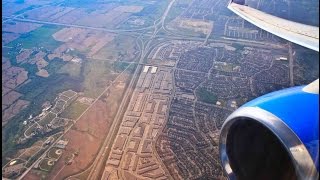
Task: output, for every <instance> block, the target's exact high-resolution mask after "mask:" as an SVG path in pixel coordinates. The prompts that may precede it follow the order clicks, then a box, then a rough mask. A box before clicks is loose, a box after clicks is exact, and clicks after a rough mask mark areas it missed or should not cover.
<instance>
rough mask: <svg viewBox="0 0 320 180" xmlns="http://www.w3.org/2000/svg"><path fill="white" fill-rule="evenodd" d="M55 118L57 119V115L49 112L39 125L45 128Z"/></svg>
mask: <svg viewBox="0 0 320 180" xmlns="http://www.w3.org/2000/svg"><path fill="white" fill-rule="evenodd" d="M55 117H56V115H55V114H53V113H52V112H49V113H48V114H47V115H46V116H45V117H44V118H43V119H41V121H39V124H40V125H41V126H45V125H47V124H49V123H50V122H51V121H52V120H53V119H54V118H55Z"/></svg>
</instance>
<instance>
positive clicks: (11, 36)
mask: <svg viewBox="0 0 320 180" xmlns="http://www.w3.org/2000/svg"><path fill="white" fill-rule="evenodd" d="M19 36H20V35H19V34H15V33H6V32H4V33H2V43H3V45H5V44H8V43H9V42H11V41H13V40H15V39H18V38H19Z"/></svg>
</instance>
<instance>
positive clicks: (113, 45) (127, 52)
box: [93, 35, 137, 61]
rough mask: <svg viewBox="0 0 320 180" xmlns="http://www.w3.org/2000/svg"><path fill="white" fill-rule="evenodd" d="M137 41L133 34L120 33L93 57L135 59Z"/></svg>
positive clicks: (118, 59)
mask: <svg viewBox="0 0 320 180" xmlns="http://www.w3.org/2000/svg"><path fill="white" fill-rule="evenodd" d="M136 48H137V47H136V42H135V38H134V37H131V36H125V35H118V36H116V37H115V38H114V39H113V40H112V41H111V42H110V43H108V44H107V45H106V46H104V47H103V48H101V49H100V50H99V51H98V53H97V54H96V55H94V57H93V58H95V59H109V60H114V61H116V60H117V61H133V60H134V59H135V57H136V55H135V53H136Z"/></svg>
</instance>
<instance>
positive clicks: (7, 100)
mask: <svg viewBox="0 0 320 180" xmlns="http://www.w3.org/2000/svg"><path fill="white" fill-rule="evenodd" d="M20 96H22V95H21V94H20V93H18V92H16V91H11V92H9V93H8V94H6V95H5V96H3V97H2V104H4V105H11V104H12V103H13V102H14V101H15V100H17V99H19V97H20Z"/></svg>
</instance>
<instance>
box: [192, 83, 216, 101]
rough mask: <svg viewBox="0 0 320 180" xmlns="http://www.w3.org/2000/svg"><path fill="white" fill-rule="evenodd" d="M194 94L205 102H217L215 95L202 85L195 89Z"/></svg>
mask: <svg viewBox="0 0 320 180" xmlns="http://www.w3.org/2000/svg"><path fill="white" fill-rule="evenodd" d="M196 96H197V98H198V99H199V100H200V101H203V102H205V103H209V104H213V103H216V102H217V96H216V95H215V94H213V93H211V92H210V91H208V90H207V89H206V88H203V87H201V88H198V89H197V91H196Z"/></svg>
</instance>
